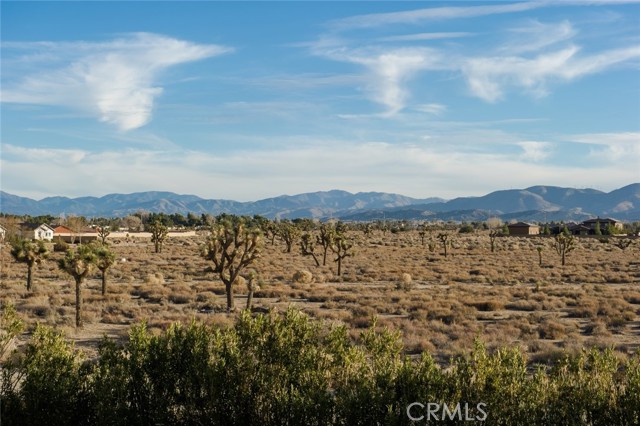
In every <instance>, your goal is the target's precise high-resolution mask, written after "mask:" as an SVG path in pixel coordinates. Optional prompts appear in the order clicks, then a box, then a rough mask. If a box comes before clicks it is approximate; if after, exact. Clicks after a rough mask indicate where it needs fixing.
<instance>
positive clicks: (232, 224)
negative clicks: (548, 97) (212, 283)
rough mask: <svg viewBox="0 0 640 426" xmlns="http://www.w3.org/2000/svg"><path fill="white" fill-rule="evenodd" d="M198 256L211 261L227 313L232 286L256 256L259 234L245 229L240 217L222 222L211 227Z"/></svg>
mask: <svg viewBox="0 0 640 426" xmlns="http://www.w3.org/2000/svg"><path fill="white" fill-rule="evenodd" d="M201 253H202V256H203V257H204V258H206V259H208V260H210V261H212V262H213V266H214V267H213V271H214V272H215V273H217V274H218V276H219V277H220V280H221V281H222V282H223V283H224V286H225V291H226V293H227V312H231V311H233V310H234V309H235V306H234V302H233V283H234V282H235V281H236V278H238V276H239V275H240V273H241V272H242V270H243V269H244V268H246V267H247V266H249V265H250V264H252V263H253V262H254V261H255V260H256V259H257V258H258V257H259V256H260V231H259V230H257V229H246V228H245V224H244V221H243V220H242V219H240V218H234V219H233V220H231V219H227V220H224V221H222V222H220V223H218V224H216V225H214V226H213V227H212V229H211V234H210V236H209V238H208V240H207V242H206V244H205V245H204V247H202V252H201Z"/></svg>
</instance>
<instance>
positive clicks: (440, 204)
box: [0, 183, 640, 221]
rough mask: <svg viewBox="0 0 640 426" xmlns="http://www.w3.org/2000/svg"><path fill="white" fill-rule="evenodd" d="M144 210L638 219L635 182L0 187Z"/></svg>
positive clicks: (15, 201) (53, 201)
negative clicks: (449, 191) (185, 191)
mask: <svg viewBox="0 0 640 426" xmlns="http://www.w3.org/2000/svg"><path fill="white" fill-rule="evenodd" d="M140 210H144V211H148V212H155V213H167V214H172V213H180V214H186V213H188V212H191V213H196V214H202V213H209V214H213V215H217V214H220V213H229V214H238V215H256V214H258V215H262V216H265V217H269V218H321V219H326V218H330V217H334V218H339V219H343V220H356V221H363V220H378V219H406V220H454V221H479V220H486V219H487V218H489V217H494V216H498V217H501V218H503V219H504V220H511V219H516V220H529V221H545V220H556V221H557V220H565V221H566V220H576V221H580V220H583V219H586V218H589V217H593V216H602V217H604V216H610V217H613V218H616V219H619V220H625V221H635V220H640V183H634V184H631V185H627V186H625V187H623V188H620V189H616V190H614V191H611V192H608V193H606V192H602V191H597V190H595V189H576V188H562V187H556V186H532V187H530V188H526V189H509V190H500V191H495V192H492V193H490V194H487V195H484V196H481V197H461V198H455V199H453V200H449V201H446V200H443V199H441V198H425V199H417V198H411V197H406V196H404V195H398V194H389V193H383V192H359V193H357V194H352V193H350V192H346V191H340V190H332V191H322V192H312V193H305V194H299V195H282V196H279V197H274V198H267V199H264V200H259V201H252V202H238V201H232V200H220V199H214V200H207V199H204V198H200V197H198V196H195V195H180V194H175V193H172V192H155V191H150V192H138V193H133V194H109V195H105V196H104V197H80V198H67V197H48V198H44V199H42V200H40V201H36V200H32V199H30V198H25V197H19V196H16V195H12V194H8V193H6V192H2V191H0V212H3V213H11V214H29V215H32V216H34V215H42V214H51V215H56V216H57V215H61V214H67V215H69V214H75V215H82V216H88V217H97V216H102V217H113V216H126V215H128V214H132V213H135V212H137V211H140Z"/></svg>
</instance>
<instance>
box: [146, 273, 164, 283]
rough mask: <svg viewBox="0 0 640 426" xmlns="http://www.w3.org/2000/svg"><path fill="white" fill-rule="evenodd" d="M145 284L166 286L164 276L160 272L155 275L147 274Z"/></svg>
mask: <svg viewBox="0 0 640 426" xmlns="http://www.w3.org/2000/svg"><path fill="white" fill-rule="evenodd" d="M144 282H145V283H147V284H164V275H162V273H160V272H156V273H154V274H147V275H146V276H145V277H144Z"/></svg>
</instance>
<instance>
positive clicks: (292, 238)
mask: <svg viewBox="0 0 640 426" xmlns="http://www.w3.org/2000/svg"><path fill="white" fill-rule="evenodd" d="M300 234H302V232H300V228H298V227H297V226H296V225H294V224H293V223H291V222H289V221H286V222H280V224H279V225H278V235H279V236H280V238H281V239H282V241H284V243H285V244H286V246H287V249H286V250H285V253H291V248H292V247H293V245H294V244H295V242H296V241H297V240H298V239H299V238H300Z"/></svg>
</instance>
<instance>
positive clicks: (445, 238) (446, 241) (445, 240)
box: [438, 232, 451, 257]
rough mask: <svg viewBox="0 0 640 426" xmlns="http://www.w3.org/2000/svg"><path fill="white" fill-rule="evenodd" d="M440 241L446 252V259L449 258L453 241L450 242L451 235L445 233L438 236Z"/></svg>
mask: <svg viewBox="0 0 640 426" xmlns="http://www.w3.org/2000/svg"><path fill="white" fill-rule="evenodd" d="M438 239H439V240H440V244H442V249H443V250H444V253H443V254H444V257H447V254H448V252H447V249H448V248H449V245H450V244H451V241H450V240H449V234H445V233H444V232H442V233H440V234H438Z"/></svg>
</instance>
